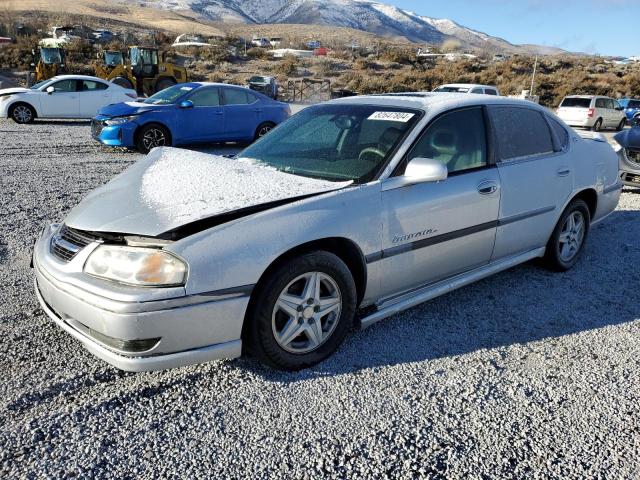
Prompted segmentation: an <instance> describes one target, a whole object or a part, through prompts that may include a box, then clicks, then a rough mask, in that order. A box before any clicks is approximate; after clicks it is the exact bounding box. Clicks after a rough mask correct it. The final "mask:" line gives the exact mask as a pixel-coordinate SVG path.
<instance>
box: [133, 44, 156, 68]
mask: <svg viewBox="0 0 640 480" xmlns="http://www.w3.org/2000/svg"><path fill="white" fill-rule="evenodd" d="M129 57H131V65H157V64H158V51H157V50H155V49H150V48H139V47H131V49H130V50H129Z"/></svg>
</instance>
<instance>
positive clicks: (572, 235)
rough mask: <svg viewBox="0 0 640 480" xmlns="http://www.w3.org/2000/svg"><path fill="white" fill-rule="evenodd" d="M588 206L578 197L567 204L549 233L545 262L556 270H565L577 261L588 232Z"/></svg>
mask: <svg viewBox="0 0 640 480" xmlns="http://www.w3.org/2000/svg"><path fill="white" fill-rule="evenodd" d="M590 223H591V215H590V213H589V207H588V206H587V204H586V203H585V202H584V201H583V200H580V199H576V200H574V201H573V202H571V203H570V204H569V206H568V207H567V208H566V209H565V211H564V212H563V213H562V216H561V217H560V220H558V224H557V225H556V228H555V229H554V230H553V233H552V234H551V238H550V239H549V242H548V243H547V249H546V252H545V257H544V259H545V263H546V264H547V266H548V267H549V268H551V269H552V270H556V271H561V272H562V271H566V270H569V269H570V268H571V267H573V266H574V265H575V264H576V262H577V261H578V257H579V256H580V253H581V252H582V248H583V246H584V244H585V241H586V239H587V234H588V233H589V225H590Z"/></svg>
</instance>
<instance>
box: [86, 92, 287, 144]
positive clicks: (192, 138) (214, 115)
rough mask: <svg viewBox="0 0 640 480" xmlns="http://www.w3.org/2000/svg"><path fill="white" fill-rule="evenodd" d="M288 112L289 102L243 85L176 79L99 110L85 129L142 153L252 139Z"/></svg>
mask: <svg viewBox="0 0 640 480" xmlns="http://www.w3.org/2000/svg"><path fill="white" fill-rule="evenodd" d="M290 115H291V109H290V108H289V105H287V104H285V103H281V102H277V101H275V100H272V99H270V98H269V97H267V96H265V95H262V94H261V93H258V92H254V91H252V90H249V89H248V88H244V87H238V86H234V85H227V84H222V83H202V82H192V83H180V84H178V85H174V86H172V87H169V88H166V89H164V90H162V91H160V92H158V93H156V94H155V95H153V96H151V97H149V98H147V99H145V100H144V101H141V102H124V103H117V104H113V105H108V106H106V107H103V108H101V109H100V110H99V111H98V115H97V116H96V117H94V118H93V121H92V123H91V133H92V136H93V138H94V139H96V140H97V141H99V142H101V143H103V144H104V145H109V146H113V147H135V148H137V149H138V150H139V151H141V152H143V153H146V152H148V151H149V150H151V149H152V148H154V147H160V146H163V145H164V146H171V145H172V146H176V145H186V144H194V143H208V142H245V141H253V140H255V139H257V138H258V137H261V136H263V135H264V134H266V133H267V132H268V131H269V130H271V129H272V128H273V127H275V126H276V125H278V124H279V123H281V122H282V121H284V120H286V119H287V118H288V117H289V116H290Z"/></svg>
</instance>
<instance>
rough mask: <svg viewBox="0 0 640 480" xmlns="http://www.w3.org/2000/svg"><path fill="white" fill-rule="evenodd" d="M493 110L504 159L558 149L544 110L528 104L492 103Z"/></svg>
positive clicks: (490, 110) (499, 148) (491, 113)
mask: <svg viewBox="0 0 640 480" xmlns="http://www.w3.org/2000/svg"><path fill="white" fill-rule="evenodd" d="M489 112H490V115H491V122H492V124H493V130H494V134H495V138H496V140H497V143H498V150H499V156H500V159H501V160H502V161H509V160H515V159H519V158H525V157H531V156H536V155H545V154H550V153H553V152H554V149H553V140H552V138H551V131H550V130H549V126H548V125H547V122H546V121H545V119H544V118H543V116H542V113H540V112H538V111H537V110H533V109H530V108H525V107H491V108H490V109H489Z"/></svg>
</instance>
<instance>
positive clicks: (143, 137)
mask: <svg viewBox="0 0 640 480" xmlns="http://www.w3.org/2000/svg"><path fill="white" fill-rule="evenodd" d="M170 146H171V137H170V134H169V130H167V129H166V128H165V127H163V126H162V125H157V124H151V125H145V126H143V127H142V128H141V129H140V131H139V132H138V134H137V135H136V147H137V148H138V151H139V152H140V153H149V151H150V150H151V149H152V148H155V147H170Z"/></svg>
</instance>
